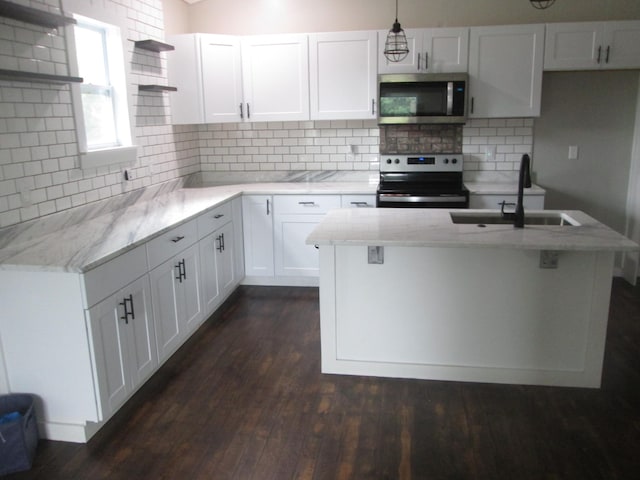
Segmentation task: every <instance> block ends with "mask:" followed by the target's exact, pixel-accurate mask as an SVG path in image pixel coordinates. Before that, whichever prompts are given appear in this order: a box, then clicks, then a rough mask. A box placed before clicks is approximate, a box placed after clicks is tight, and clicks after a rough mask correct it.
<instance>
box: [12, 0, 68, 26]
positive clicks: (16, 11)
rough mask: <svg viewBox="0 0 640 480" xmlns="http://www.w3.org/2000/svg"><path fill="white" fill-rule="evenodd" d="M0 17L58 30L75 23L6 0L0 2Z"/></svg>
mask: <svg viewBox="0 0 640 480" xmlns="http://www.w3.org/2000/svg"><path fill="white" fill-rule="evenodd" d="M0 17H5V18H12V19H13V20H20V21H21V22H27V23H31V24H33V25H40V26H42V27H48V28H58V27H62V26H63V25H68V24H72V23H77V22H76V20H75V19H74V18H71V17H66V16H64V15H59V14H56V13H49V12H47V11H45V10H40V9H37V8H31V7H25V6H22V5H18V4H16V3H13V2H7V1H6V0H0Z"/></svg>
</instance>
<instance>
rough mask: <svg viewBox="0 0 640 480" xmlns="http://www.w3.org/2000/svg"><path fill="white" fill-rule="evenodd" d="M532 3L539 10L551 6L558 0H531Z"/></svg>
mask: <svg viewBox="0 0 640 480" xmlns="http://www.w3.org/2000/svg"><path fill="white" fill-rule="evenodd" d="M530 1H531V5H533V7H534V8H537V9H538V10H544V9H545V8H549V7H550V6H551V5H553V4H554V3H556V0H530Z"/></svg>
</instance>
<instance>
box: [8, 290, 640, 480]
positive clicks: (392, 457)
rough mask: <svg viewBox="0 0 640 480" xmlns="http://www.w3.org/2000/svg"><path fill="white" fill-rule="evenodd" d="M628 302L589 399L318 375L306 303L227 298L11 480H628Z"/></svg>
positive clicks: (633, 433)
mask: <svg viewBox="0 0 640 480" xmlns="http://www.w3.org/2000/svg"><path fill="white" fill-rule="evenodd" d="M638 472H640V287H635V288H634V287H631V286H629V285H627V284H626V283H624V282H623V281H620V280H615V281H614V288H613V298H612V305H611V313H610V322H609V333H608V340H607V350H606V358H605V368H604V376H603V385H602V388H601V389H599V390H592V389H575V388H551V387H526V386H511V385H489V384H473V383H456V382H435V381H415V380H396V379H380V378H364V377H349V376H334V375H322V374H321V373H320V345H319V312H318V290H317V289H315V288H284V287H241V288H240V289H239V290H238V291H237V292H236V293H235V294H234V295H233V296H232V298H231V299H229V300H228V301H227V302H226V303H225V305H224V306H223V307H222V308H221V309H220V310H219V312H218V313H216V314H215V315H214V316H213V317H212V318H211V319H209V320H208V321H207V322H206V323H205V324H204V325H203V327H202V328H201V329H200V330H199V331H198V332H197V333H196V334H195V336H194V337H193V338H192V339H191V340H190V341H189V342H187V344H185V346H184V347H183V348H181V349H180V350H179V351H178V353H177V354H176V355H175V356H174V357H172V358H171V359H170V360H169V361H168V363H167V364H165V365H164V366H163V367H162V368H161V370H160V371H159V372H158V373H157V374H156V375H155V376H154V377H153V378H152V379H151V380H150V381H149V382H148V383H147V384H146V385H145V386H144V387H143V388H142V389H141V391H139V392H138V394H136V395H135V396H134V398H133V399H132V400H131V401H129V402H128V403H127V405H126V406H125V407H124V408H123V409H122V410H121V411H120V412H119V413H118V414H117V415H116V417H114V418H113V419H112V420H111V421H110V422H109V423H108V424H107V426H105V428H104V429H103V430H101V431H100V432H99V433H98V435H97V436H96V437H94V438H93V439H92V440H91V441H90V442H89V443H88V444H86V445H77V444H70V443H63V442H51V441H41V442H40V444H39V447H38V454H37V457H36V461H35V465H34V467H33V468H32V469H31V470H30V471H29V472H24V473H19V474H14V475H11V476H9V477H8V478H15V479H47V480H55V479H92V480H95V479H216V480H217V479H240V480H251V479H255V480H271V479H273V480H276V479H277V480H282V479H294V478H295V479H448V480H456V479H508V480H514V479H518V480H522V479H549V480H551V479H554V480H555V479H581V480H585V479H630V478H638V477H637V475H638Z"/></svg>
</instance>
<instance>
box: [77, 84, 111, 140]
mask: <svg viewBox="0 0 640 480" xmlns="http://www.w3.org/2000/svg"><path fill="white" fill-rule="evenodd" d="M82 109H83V112H84V123H85V129H86V134H87V146H88V147H89V149H92V148H94V149H95V148H103V147H111V146H115V145H117V144H118V141H117V140H118V139H117V135H116V123H115V118H114V113H113V99H112V98H111V91H110V90H108V89H100V90H97V91H96V90H94V91H89V92H85V91H83V92H82Z"/></svg>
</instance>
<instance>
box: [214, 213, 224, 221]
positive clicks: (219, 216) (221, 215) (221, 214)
mask: <svg viewBox="0 0 640 480" xmlns="http://www.w3.org/2000/svg"><path fill="white" fill-rule="evenodd" d="M222 217H224V213H218V214H217V215H214V216H213V218H215V219H216V220H217V219H219V218H222Z"/></svg>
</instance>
